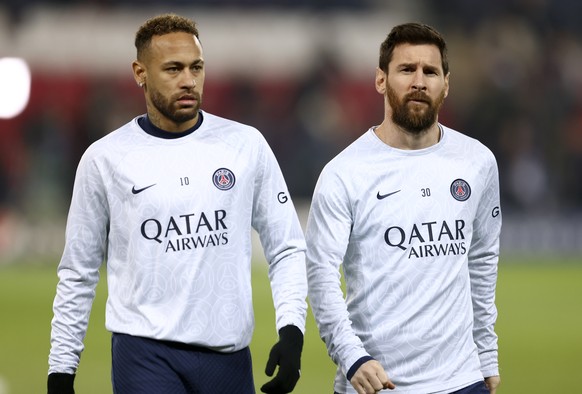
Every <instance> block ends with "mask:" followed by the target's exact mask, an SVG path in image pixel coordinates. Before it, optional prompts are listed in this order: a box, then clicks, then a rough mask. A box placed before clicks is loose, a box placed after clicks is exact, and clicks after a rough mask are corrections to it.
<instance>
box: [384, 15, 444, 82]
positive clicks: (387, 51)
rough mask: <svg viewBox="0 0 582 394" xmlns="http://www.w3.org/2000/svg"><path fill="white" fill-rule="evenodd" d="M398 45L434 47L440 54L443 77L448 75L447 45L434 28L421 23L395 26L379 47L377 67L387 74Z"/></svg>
mask: <svg viewBox="0 0 582 394" xmlns="http://www.w3.org/2000/svg"><path fill="white" fill-rule="evenodd" d="M400 44H412V45H423V44H431V45H436V46H437V48H438V49H439V51H440V53H441V61H442V66H443V72H444V75H447V74H448V73H449V60H448V58H447V43H446V42H445V39H444V38H443V36H442V35H441V34H440V33H439V32H438V31H436V30H435V29H434V28H432V27H430V26H428V25H425V24H423V23H416V22H411V23H404V24H401V25H398V26H395V27H394V28H393V29H392V30H391V31H390V33H389V34H388V36H387V37H386V39H385V40H384V42H382V44H381V45H380V60H379V64H378V67H380V70H382V71H384V72H388V64H389V63H390V61H391V60H392V54H393V52H394V48H395V47H396V46H397V45H400Z"/></svg>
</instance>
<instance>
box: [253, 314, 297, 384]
mask: <svg viewBox="0 0 582 394" xmlns="http://www.w3.org/2000/svg"><path fill="white" fill-rule="evenodd" d="M302 349H303V333H302V332H301V330H300V329H299V328H297V327H295V326H292V325H289V326H285V327H283V328H281V329H280V330H279V342H277V343H276V344H275V346H273V348H272V349H271V353H269V361H267V368H265V373H266V374H267V376H273V372H275V368H276V367H277V365H279V372H277V376H275V377H274V378H273V379H272V380H271V381H269V382H267V383H265V384H264V385H263V387H261V391H262V392H263V393H268V394H285V393H290V392H291V391H293V389H294V388H295V385H296V384H297V381H298V380H299V376H301V372H300V369H301V350H302Z"/></svg>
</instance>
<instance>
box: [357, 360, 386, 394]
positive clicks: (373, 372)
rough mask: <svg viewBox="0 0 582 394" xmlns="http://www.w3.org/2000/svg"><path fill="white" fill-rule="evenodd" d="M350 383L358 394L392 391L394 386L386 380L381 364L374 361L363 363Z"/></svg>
mask: <svg viewBox="0 0 582 394" xmlns="http://www.w3.org/2000/svg"><path fill="white" fill-rule="evenodd" d="M350 383H351V384H352V386H354V388H355V389H356V391H357V392H358V394H375V393H377V392H379V391H380V390H383V389H390V390H392V389H394V388H396V386H395V385H394V383H392V382H391V381H390V379H388V375H387V374H386V371H384V368H383V367H382V364H380V363H379V362H378V361H376V360H370V361H367V362H365V363H364V364H362V365H361V366H360V368H358V370H357V371H356V373H355V374H354V376H353V377H352V380H350Z"/></svg>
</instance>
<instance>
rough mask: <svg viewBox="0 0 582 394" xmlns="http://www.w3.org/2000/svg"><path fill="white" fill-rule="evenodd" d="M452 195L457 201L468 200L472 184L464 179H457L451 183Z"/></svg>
mask: <svg viewBox="0 0 582 394" xmlns="http://www.w3.org/2000/svg"><path fill="white" fill-rule="evenodd" d="M451 195H452V196H453V198H454V199H455V200H457V201H467V200H468V199H469V197H470V196H471V186H469V184H468V183H467V182H465V181H464V180H462V179H456V180H454V181H453V183H451Z"/></svg>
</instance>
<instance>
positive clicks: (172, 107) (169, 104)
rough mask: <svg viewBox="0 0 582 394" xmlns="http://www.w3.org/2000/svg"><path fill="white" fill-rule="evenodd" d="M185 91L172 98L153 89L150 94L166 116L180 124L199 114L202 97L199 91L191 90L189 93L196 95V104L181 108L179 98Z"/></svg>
mask: <svg viewBox="0 0 582 394" xmlns="http://www.w3.org/2000/svg"><path fill="white" fill-rule="evenodd" d="M183 95H184V93H181V94H180V95H176V96H174V97H171V98H169V99H168V98H166V97H164V96H163V95H162V94H161V93H160V92H159V91H158V90H153V91H152V92H151V94H150V97H151V101H152V104H153V106H154V107H155V108H156V109H157V110H158V111H159V112H160V113H161V114H162V115H163V116H164V117H165V118H166V119H169V120H171V121H172V122H174V123H176V124H179V123H184V122H188V121H190V120H192V119H194V118H196V116H197V115H198V111H200V105H201V104H202V98H201V96H200V94H199V93H196V92H191V93H188V95H191V96H194V97H196V104H195V105H194V106H193V107H188V108H180V107H179V104H178V98H179V97H180V96H183Z"/></svg>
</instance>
